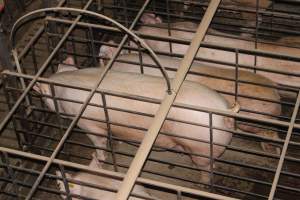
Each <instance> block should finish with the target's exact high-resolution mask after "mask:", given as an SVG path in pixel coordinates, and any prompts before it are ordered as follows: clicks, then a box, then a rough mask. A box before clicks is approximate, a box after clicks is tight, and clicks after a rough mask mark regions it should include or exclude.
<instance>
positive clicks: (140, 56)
mask: <svg viewBox="0 0 300 200" xmlns="http://www.w3.org/2000/svg"><path fill="white" fill-rule="evenodd" d="M137 46H138V49H139V62H140V71H141V74H144V64H143V55H142V50H141V45H140V44H137Z"/></svg>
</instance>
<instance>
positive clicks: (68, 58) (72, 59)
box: [63, 56, 75, 65]
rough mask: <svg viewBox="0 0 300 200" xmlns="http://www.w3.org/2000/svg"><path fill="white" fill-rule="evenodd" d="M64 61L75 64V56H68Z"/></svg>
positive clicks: (67, 63)
mask: <svg viewBox="0 0 300 200" xmlns="http://www.w3.org/2000/svg"><path fill="white" fill-rule="evenodd" d="M63 63H64V64H66V65H75V61H74V58H73V57H71V56H68V57H67V58H66V60H65V61H64V62H63Z"/></svg>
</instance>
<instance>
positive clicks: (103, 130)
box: [34, 68, 237, 183]
mask: <svg viewBox="0 0 300 200" xmlns="http://www.w3.org/2000/svg"><path fill="white" fill-rule="evenodd" d="M61 70H62V69H61ZM62 71H63V72H60V73H56V74H53V75H52V76H50V77H49V79H51V80H54V81H58V82H61V83H65V84H70V85H76V86H79V87H80V86H82V87H88V88H91V87H93V85H94V84H95V83H96V81H97V78H98V77H99V74H100V73H101V71H102V69H101V68H88V69H81V70H76V71H69V69H65V70H62ZM34 89H35V90H36V91H38V92H39V93H41V94H44V95H51V91H50V88H49V86H48V85H47V84H43V83H39V84H36V85H35V87H34ZM99 89H101V90H106V91H107V90H108V91H112V92H120V93H127V94H130V95H133V96H142V97H146V98H155V99H159V100H162V99H163V97H164V95H165V94H166V84H165V80H164V79H163V78H161V77H155V76H149V75H141V74H136V73H125V72H117V71H113V70H112V71H110V72H108V74H107V75H106V77H105V78H104V80H103V82H102V83H101V85H100V87H99ZM55 94H56V97H59V98H64V99H71V100H74V101H81V102H83V101H84V100H85V99H86V97H87V96H88V92H87V91H83V90H78V89H71V88H66V87H60V86H55ZM43 98H44V101H45V102H46V104H47V105H48V107H49V108H50V109H52V110H53V109H54V102H53V100H52V99H49V98H45V97H43ZM106 102H107V106H108V107H115V108H119V109H123V110H129V111H133V112H143V113H146V114H147V115H154V114H155V113H156V111H157V109H158V107H159V105H157V104H153V103H149V102H140V101H136V100H130V99H124V98H120V97H113V96H106ZM57 103H58V107H59V110H60V112H63V113H67V114H69V115H75V114H76V113H78V112H79V109H80V104H79V103H73V102H67V101H61V100H58V101H57ZM90 103H93V104H98V105H99V104H100V105H102V99H101V96H100V95H99V94H95V95H94V97H93V98H92V100H91V102H90ZM175 103H179V104H186V105H190V106H198V107H207V108H212V109H219V110H223V111H231V110H230V108H229V106H228V102H227V101H226V100H225V99H224V98H223V97H222V96H221V95H219V94H218V93H217V92H215V91H214V90H211V89H209V88H208V87H206V86H203V85H201V84H198V83H194V82H190V81H185V82H184V83H183V85H182V87H181V89H180V91H179V92H178V95H177V98H176V100H175ZM236 112H237V111H236ZM108 113H109V118H110V121H111V122H115V123H117V124H125V125H129V126H136V127H141V128H146V129H147V128H149V126H150V124H151V122H152V118H151V117H149V116H142V115H138V114H134V113H127V112H121V111H117V110H109V112H108ZM83 116H85V117H89V118H94V119H98V120H105V113H104V109H103V108H99V107H95V106H88V107H87V108H86V109H85V111H84V113H83ZM168 118H172V119H175V120H180V121H183V122H186V123H192V124H195V123H200V124H203V125H206V126H208V125H209V114H208V113H205V112H199V111H194V110H188V109H183V108H176V107H173V108H171V110H170V113H169V115H168ZM212 119H213V120H212V124H213V126H214V127H219V128H225V129H226V128H227V129H231V128H233V123H234V122H233V119H231V118H227V117H223V116H217V115H213V116H212ZM186 123H180V122H173V121H170V120H166V121H165V123H164V125H163V127H162V129H161V132H164V133H172V134H174V135H177V136H184V137H189V138H192V139H196V140H198V141H194V140H189V139H187V138H186V139H183V138H179V137H172V136H166V135H162V134H160V135H159V136H158V138H157V140H156V143H155V145H156V146H160V147H164V148H177V149H180V150H183V151H184V152H187V153H195V154H202V155H204V156H208V158H207V157H199V156H196V155H192V156H191V159H192V161H193V162H194V163H195V164H196V165H197V167H203V168H204V169H206V170H209V169H210V165H209V164H210V159H209V156H210V144H209V140H210V129H209V128H207V127H202V126H196V125H191V124H186ZM77 125H78V126H79V127H80V128H81V129H84V130H88V131H91V132H93V133H99V134H106V135H107V126H106V124H105V123H101V122H97V121H92V120H88V119H83V118H81V119H80V120H79V121H78V124H77ZM110 128H111V132H112V133H113V134H114V135H115V136H117V137H121V138H123V139H129V140H136V141H141V140H142V139H143V137H144V131H141V130H136V129H132V128H126V127H122V126H118V125H114V124H111V126H110ZM212 135H213V142H214V144H213V152H212V155H213V157H214V158H216V157H219V156H220V155H221V154H222V153H223V152H224V151H225V148H226V147H225V146H226V145H228V144H229V143H230V141H231V137H232V134H231V133H229V132H225V131H221V130H215V129H213V132H212ZM88 136H89V137H90V136H91V135H88ZM90 139H91V141H92V142H93V143H94V144H95V146H100V147H103V146H105V145H106V138H102V139H101V138H97V137H92V138H91V137H90ZM207 142H208V143H207ZM98 153H99V152H97V154H98ZM100 153H101V155H100V159H103V156H104V154H103V152H100ZM97 156H99V155H97ZM201 180H202V181H204V182H205V183H207V182H208V181H209V177H208V174H206V173H203V174H202V176H201Z"/></svg>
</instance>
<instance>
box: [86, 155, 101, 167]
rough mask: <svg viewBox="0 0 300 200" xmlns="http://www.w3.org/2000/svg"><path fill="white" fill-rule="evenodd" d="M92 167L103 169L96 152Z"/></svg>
mask: <svg viewBox="0 0 300 200" xmlns="http://www.w3.org/2000/svg"><path fill="white" fill-rule="evenodd" d="M89 166H90V167H99V168H102V163H100V162H99V160H98V158H97V155H96V152H93V154H92V161H91V163H90V165H89Z"/></svg>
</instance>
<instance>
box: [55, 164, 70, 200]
mask: <svg viewBox="0 0 300 200" xmlns="http://www.w3.org/2000/svg"><path fill="white" fill-rule="evenodd" d="M58 166H59V169H60V173H61V177H62V181H63V183H64V186H65V190H66V193H67V195H66V196H67V200H72V197H71V191H70V188H69V184H68V181H67V177H66V173H65V169H64V166H63V165H58Z"/></svg>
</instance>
